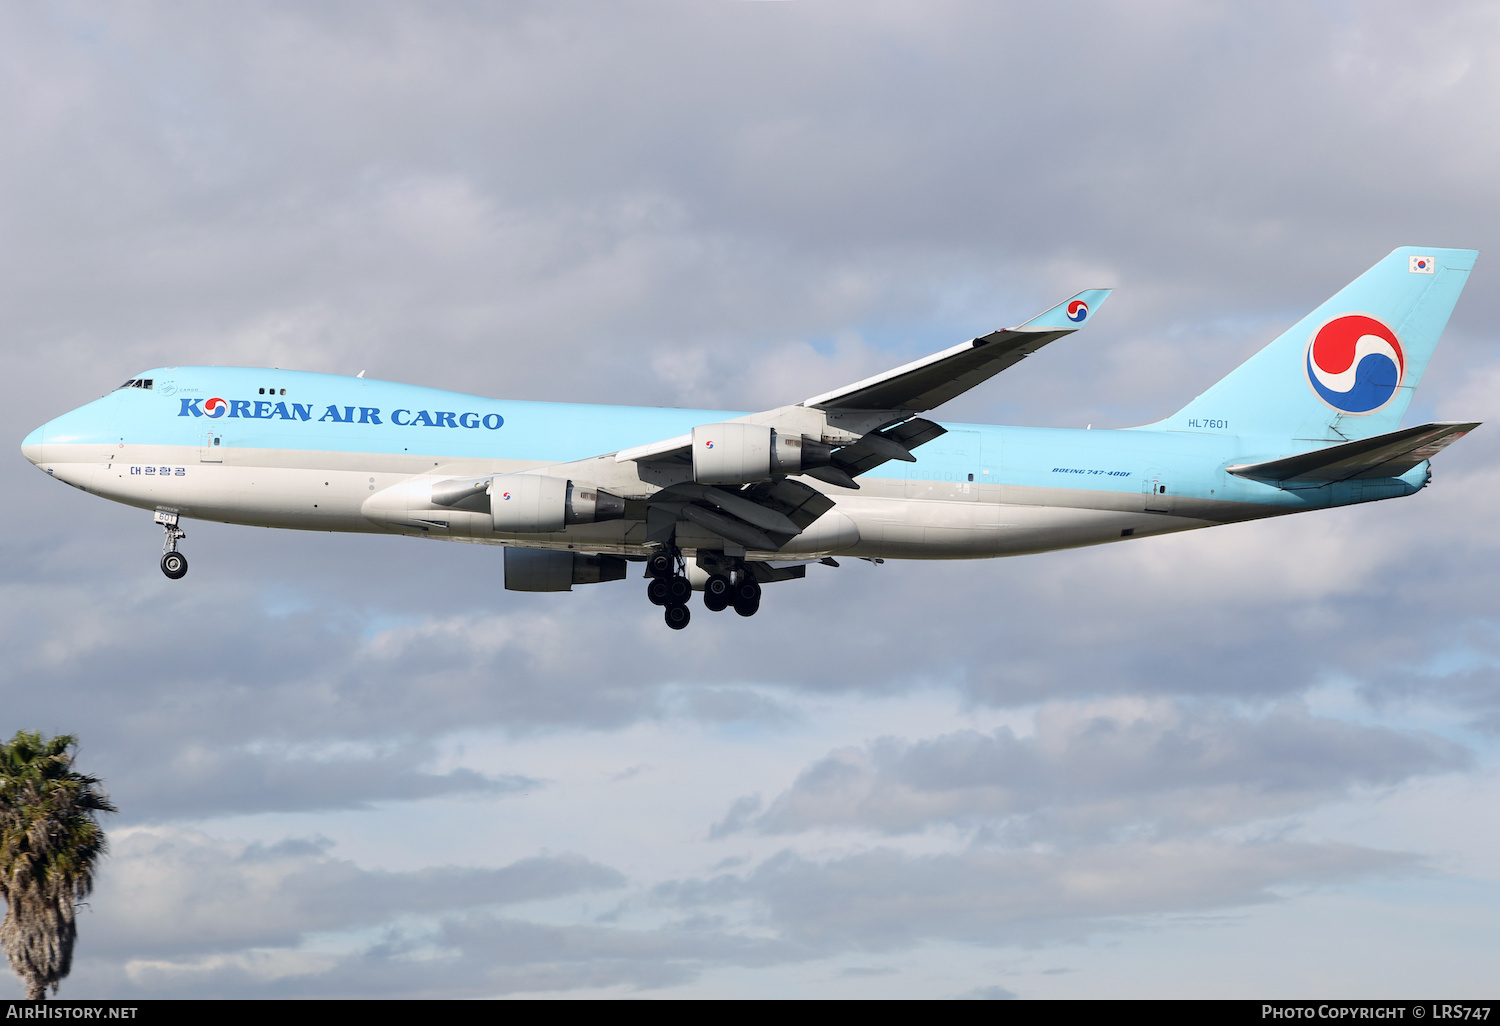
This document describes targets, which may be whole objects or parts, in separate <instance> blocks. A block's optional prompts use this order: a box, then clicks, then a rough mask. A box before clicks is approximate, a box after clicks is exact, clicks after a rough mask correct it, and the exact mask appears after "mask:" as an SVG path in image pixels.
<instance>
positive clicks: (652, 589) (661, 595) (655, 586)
mask: <svg viewBox="0 0 1500 1026" xmlns="http://www.w3.org/2000/svg"><path fill="white" fill-rule="evenodd" d="M667 595H668V586H667V582H666V581H664V580H662V579H661V578H660V577H658V578H656V579H654V580H653V581H652V582H651V583H650V584H648V585H646V597H647V598H648V599H650V600H651V604H652V605H653V606H664V605H666V604H667Z"/></svg>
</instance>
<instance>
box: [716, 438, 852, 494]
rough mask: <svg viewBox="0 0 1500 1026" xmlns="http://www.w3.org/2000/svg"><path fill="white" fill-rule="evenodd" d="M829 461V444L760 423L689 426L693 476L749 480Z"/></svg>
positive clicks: (739, 481) (796, 471) (730, 481)
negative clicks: (691, 437) (783, 431)
mask: <svg viewBox="0 0 1500 1026" xmlns="http://www.w3.org/2000/svg"><path fill="white" fill-rule="evenodd" d="M832 462H833V448H832V447H831V446H828V445H824V444H823V443H822V442H819V441H815V440H814V439H811V438H807V437H806V436H804V435H784V434H782V433H780V432H779V431H775V430H773V429H771V428H769V427H766V426H765V425H762V424H700V425H699V426H698V427H695V428H693V480H694V481H697V482H698V483H699V484H715V485H717V484H749V483H750V482H752V481H765V480H767V479H768V478H771V477H774V476H776V475H778V474H800V473H802V472H803V471H804V470H812V469H813V468H815V467H826V466H828V465H829V464H830V463H832Z"/></svg>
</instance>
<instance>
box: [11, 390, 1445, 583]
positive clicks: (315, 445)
mask: <svg viewBox="0 0 1500 1026" xmlns="http://www.w3.org/2000/svg"><path fill="white" fill-rule="evenodd" d="M132 380H133V381H150V382H151V386H150V387H149V388H145V387H127V388H120V389H117V390H116V391H114V392H111V393H110V394H108V395H106V396H104V397H103V398H100V399H98V400H95V401H94V402H91V403H89V404H87V405H86V406H82V407H80V408H78V409H76V410H74V411H72V412H71V413H67V414H64V415H63V416H61V417H58V418H57V419H56V420H53V421H51V422H49V423H47V424H45V425H43V426H42V427H40V428H38V429H37V430H36V431H34V432H32V433H31V434H30V435H29V436H27V438H26V440H25V441H24V443H23V446H22V448H23V452H24V453H25V455H26V458H27V459H28V460H30V461H31V462H32V463H34V464H35V465H36V466H38V467H39V468H41V469H42V470H44V471H45V472H46V473H48V474H50V475H51V476H53V477H55V478H57V479H58V480H60V481H64V482H66V483H68V484H70V485H73V486H74V487H76V488H79V489H81V490H83V491H86V492H90V493H92V494H95V495H99V496H102V497H104V498H107V499H112V500H114V501H116V502H121V503H125V504H128V505H131V506H138V507H141V508H142V509H151V510H154V509H159V508H166V509H171V510H173V511H175V512H177V513H179V514H180V515H181V516H183V517H187V518H192V519H199V520H213V521H221V522H223V523H231V524H247V525H255V526H262V527H282V528H297V529H303V530H315V531H369V532H385V533H402V534H411V535H420V536H424V537H434V538H454V539H462V540H468V541H480V542H493V543H497V544H502V545H504V544H509V545H523V546H528V547H554V546H578V547H579V548H587V549H588V550H589V551H591V552H596V551H597V552H616V553H620V554H632V555H642V554H645V553H646V552H648V551H649V549H650V547H651V546H650V545H649V543H648V541H647V538H646V525H645V522H644V520H627V519H621V520H615V521H608V522H605V523H596V524H578V525H572V526H568V527H566V528H565V529H564V530H563V531H561V532H557V533H554V534H548V535H535V534H527V535H524V536H522V535H512V536H507V535H504V534H497V533H496V532H495V531H494V529H493V524H492V520H491V518H490V517H488V516H486V515H484V514H482V513H477V512H465V511H462V510H458V511H451V510H450V511H448V512H446V513H445V514H444V515H445V517H447V518H448V526H447V527H446V528H437V529H435V528H434V527H433V526H432V524H431V523H430V522H425V523H415V522H413V523H408V522H407V521H406V519H405V518H404V517H394V518H393V517H392V516H390V515H389V508H388V506H387V505H386V504H383V503H382V502H381V498H382V497H383V496H384V495H386V494H387V493H388V492H389V491H390V490H391V489H393V488H398V487H400V486H403V485H407V484H408V483H409V482H410V481H411V479H412V478H414V477H427V478H432V479H440V480H448V479H454V478H460V477H489V476H493V475H497V474H511V473H517V472H522V471H530V470H536V469H539V468H543V467H549V466H556V465H560V464H569V463H573V462H575V461H581V460H587V459H589V458H591V457H594V456H597V455H598V454H600V453H613V452H616V451H619V450H623V449H627V448H629V447H631V446H636V445H642V444H646V443H649V442H652V441H654V440H656V439H660V438H663V437H671V436H676V435H682V434H684V433H687V432H690V431H691V430H692V429H693V427H694V426H695V425H700V424H705V423H713V422H718V421H728V420H732V419H734V418H737V417H740V416H742V414H739V413H733V412H724V411H713V410H684V409H663V408H641V407H625V406H596V405H584V404H573V403H542V402H520V401H510V400H497V399H486V398H482V397H479V396H472V395H465V394H462V393H458V392H447V391H442V390H438V389H431V388H422V387H418V386H413V385H402V384H396V383H391V382H384V381H374V380H369V379H364V378H353V377H341V376H336V375H328V374H312V373H305V372H300V371H281V370H258V369H250V368H227V367H166V368H159V369H156V370H152V371H146V372H144V373H142V374H141V375H139V377H137V378H134V379H132ZM214 400H218V401H217V402H213V401H214ZM210 403H211V404H212V405H210V406H209V408H208V409H205V405H207V404H210ZM943 427H945V428H946V429H947V433H946V434H944V435H941V436H939V437H938V438H937V439H935V440H933V441H931V442H928V443H926V444H925V445H923V446H921V447H919V448H917V449H915V450H914V451H913V454H914V455H915V457H916V461H915V462H913V463H905V462H900V461H891V462H887V463H884V464H882V465H881V466H878V467H876V468H875V469H873V470H871V471H869V472H867V473H865V474H863V475H861V476H860V478H859V484H860V488H859V489H858V490H857V491H856V490H853V489H849V488H841V487H838V486H836V485H831V484H827V483H824V482H821V481H817V480H809V481H808V483H809V484H811V485H813V486H814V487H816V488H818V489H819V490H821V491H824V492H825V493H827V494H828V495H829V496H830V497H831V498H833V499H834V500H835V502H836V504H837V505H836V506H835V507H834V510H833V511H832V512H831V513H830V514H825V515H824V517H821V518H819V521H818V522H815V524H814V525H813V526H812V527H811V528H810V529H809V530H806V531H804V532H803V533H802V534H801V535H799V536H798V537H796V538H794V539H792V540H791V541H790V542H789V543H788V544H787V545H785V546H783V547H781V548H780V549H778V550H776V551H774V552H752V553H750V554H749V555H750V557H751V558H761V559H788V558H807V557H810V556H825V555H838V554H847V555H854V556H869V557H883V558H906V559H972V558H985V557H991V556H1005V555H1017V554H1021V553H1029V552H1041V551H1046V550H1050V549H1059V548H1068V547H1072V546H1079V545H1093V544H1098V543H1102V542H1109V541H1117V540H1119V539H1121V538H1130V537H1144V536H1146V535H1152V534H1162V533H1167V532H1171V531H1182V530H1188V529H1191V528H1196V527H1206V526H1210V525H1213V524H1223V523H1230V522H1234V521H1240V520H1248V519H1254V518H1258V517H1265V516H1274V515H1277V514H1281V513H1291V512H1297V511H1299V510H1305V509H1314V508H1320V507H1325V506H1334V505H1343V504H1346V503H1350V502H1360V501H1367V500H1370V499H1376V498H1387V497H1390V496H1395V495H1406V494H1410V493H1412V492H1415V491H1417V490H1418V489H1419V488H1421V487H1422V486H1423V485H1424V484H1425V483H1426V480H1427V465H1426V463H1423V464H1421V465H1420V466H1418V467H1417V468H1414V469H1412V470H1410V471H1408V472H1406V473H1405V474H1403V475H1402V476H1401V477H1399V478H1389V479H1377V480H1374V481H1352V482H1345V483H1343V484H1342V486H1341V487H1339V486H1334V487H1324V488H1316V489H1286V488H1281V487H1277V486H1274V485H1271V484H1266V483H1261V482H1258V481H1251V480H1246V479H1243V478H1240V477H1236V476H1234V475H1232V474H1230V473H1228V472H1227V471H1226V469H1225V468H1227V467H1228V466H1230V465H1232V464H1238V463H1245V462H1254V461H1257V460H1263V459H1274V458H1276V457H1279V456H1285V455H1287V454H1288V453H1289V452H1292V451H1296V446H1295V445H1293V444H1290V442H1289V440H1273V439H1264V440H1262V439H1259V438H1256V437H1248V438H1245V437H1241V436H1238V435H1236V434H1235V433H1234V432H1233V425H1232V424H1224V425H1222V426H1217V427H1214V428H1207V429H1202V430H1185V431H1160V430H1152V429H1148V428H1142V429H1130V430H1123V431H1102V430H1101V431H1092V430H1071V429H1063V428H1030V427H998V426H991V425H979V424H944V425H943ZM654 490H655V489H654V488H653V487H651V486H650V485H649V484H647V483H642V484H641V486H640V487H639V488H637V489H636V490H635V492H634V493H633V494H628V495H627V496H626V498H627V499H630V500H636V501H644V500H645V499H647V498H649V495H650V494H651V493H652V492H654ZM434 508H436V507H434ZM405 509H406V507H403V511H405ZM431 519H432V518H428V520H429V521H430V520H431ZM825 520H826V521H827V522H826V523H823V521H825ZM684 541H689V542H690V541H691V539H687V538H684ZM708 544H713V542H712V541H709V542H708ZM682 547H683V548H687V549H693V548H695V547H696V546H694V545H692V544H690V543H689V544H685V545H682Z"/></svg>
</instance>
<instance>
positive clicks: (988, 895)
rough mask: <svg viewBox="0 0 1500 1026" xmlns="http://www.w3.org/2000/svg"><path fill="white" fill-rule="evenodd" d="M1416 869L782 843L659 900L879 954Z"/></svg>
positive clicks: (1284, 846)
mask: <svg viewBox="0 0 1500 1026" xmlns="http://www.w3.org/2000/svg"><path fill="white" fill-rule="evenodd" d="M1417 865H1418V863H1417V860H1415V859H1413V858H1412V857H1411V856H1409V855H1405V854H1401V853H1397V852H1384V851H1376V850H1372V849H1368V848H1359V847H1355V846H1350V845H1340V844H1304V843H1295V842H1266V843H1241V844H1236V843H1228V842H1222V841H1209V840H1194V841H1171V842H1159V843H1140V842H1120V843H1116V844H1114V845H1111V846H1107V847H1094V848H1088V849H1084V850H1078V851H1043V850H1030V851H1011V852H997V851H990V850H985V849H973V850H970V851H966V852H962V853H956V854H943V855H908V854H905V853H902V852H898V851H894V850H890V849H884V848H877V849H874V850H872V851H868V852H862V853H859V854H854V855H849V856H845V857H842V858H834V859H829V860H827V861H823V862H817V861H813V860H811V859H808V858H806V857H804V856H802V855H799V854H796V853H795V852H791V851H785V852H782V853H781V854H779V855H776V856H774V857H773V858H770V859H768V860H766V861H765V862H763V863H761V864H760V865H759V866H757V867H756V868H755V869H754V870H752V871H751V872H750V873H748V874H746V875H745V876H743V877H719V878H711V879H709V880H704V881H683V882H680V883H677V884H673V885H670V886H663V887H660V888H658V890H657V896H658V899H659V900H661V901H664V902H667V903H669V904H678V905H684V906H689V907H692V906H696V905H698V904H700V903H710V904H718V903H720V902H723V901H725V900H740V901H749V902H751V903H753V904H756V905H758V906H760V907H763V908H764V909H765V911H766V915H767V917H768V919H769V921H770V923H771V924H773V925H774V926H775V927H776V928H777V929H778V930H779V931H781V935H782V936H783V937H784V938H786V939H787V940H789V941H792V942H797V943H802V944H806V945H808V946H810V947H812V948H819V949H823V950H825V951H837V950H869V951H885V950H891V949H894V948H900V947H906V946H909V945H911V944H915V943H918V942H919V941H921V940H924V939H932V938H944V939H949V940H958V941H966V942H970V943H979V944H1039V943H1045V942H1051V941H1060V940H1080V939H1082V938H1084V937H1087V936H1089V935H1090V934H1091V933H1094V932H1096V931H1098V930H1101V929H1104V928H1107V927H1113V928H1116V929H1118V928H1119V927H1121V926H1122V925H1124V924H1125V923H1127V922H1128V921H1129V920H1131V919H1132V918H1135V917H1141V916H1147V915H1154V914H1159V913H1163V912H1183V911H1198V910H1204V909H1216V908H1230V907H1235V906H1241V905H1246V904H1251V903H1260V902H1265V901H1270V900H1274V898H1275V896H1276V892H1277V889H1278V888H1283V887H1287V886H1295V885H1328V884H1332V883H1343V882H1348V881H1353V880H1357V879H1360V878H1362V877H1367V876H1370V875H1372V874H1398V873H1409V872H1411V871H1413V870H1414V869H1415V868H1416V867H1417Z"/></svg>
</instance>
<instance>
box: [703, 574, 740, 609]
mask: <svg viewBox="0 0 1500 1026" xmlns="http://www.w3.org/2000/svg"><path fill="white" fill-rule="evenodd" d="M733 589H734V585H733V584H731V583H729V578H727V577H725V576H724V575H723V574H713V575H711V576H710V577H709V579H708V580H707V581H706V582H704V585H703V604H704V606H706V607H707V608H708V609H710V610H712V611H713V612H715V613H717V612H719V610H721V609H723V608H724V607H726V606H728V605H729V598H730V594H731V593H732V591H733Z"/></svg>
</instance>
